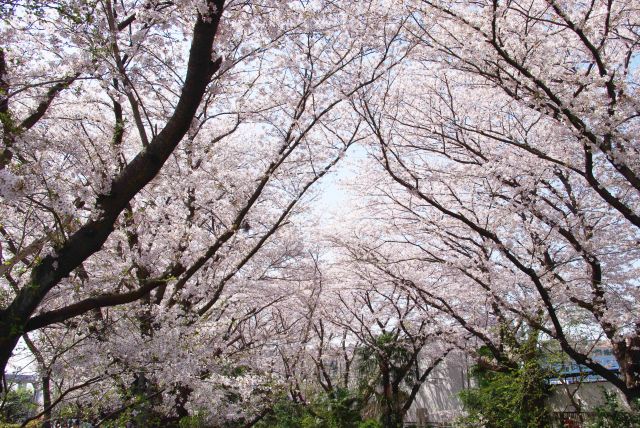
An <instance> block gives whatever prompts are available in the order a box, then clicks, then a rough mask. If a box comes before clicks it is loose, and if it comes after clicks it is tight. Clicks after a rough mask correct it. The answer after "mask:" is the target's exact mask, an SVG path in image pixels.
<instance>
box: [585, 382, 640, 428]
mask: <svg viewBox="0 0 640 428" xmlns="http://www.w3.org/2000/svg"><path fill="white" fill-rule="evenodd" d="M603 393H604V400H605V402H604V404H603V405H602V406H598V407H596V408H595V417H594V419H593V420H592V421H591V422H590V423H589V427H590V428H637V427H640V412H638V411H637V410H627V409H625V408H623V407H622V406H621V405H620V401H619V400H618V398H617V396H616V394H615V393H613V392H609V391H604V390H603ZM635 407H636V409H638V408H640V402H638V403H637V405H636V406H635Z"/></svg>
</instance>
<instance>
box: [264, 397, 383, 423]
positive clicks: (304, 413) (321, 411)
mask: <svg viewBox="0 0 640 428" xmlns="http://www.w3.org/2000/svg"><path fill="white" fill-rule="evenodd" d="M360 407H361V405H360V399H359V397H357V396H355V395H353V394H352V393H351V392H349V391H348V390H346V389H337V390H335V391H334V392H332V393H329V394H327V393H321V394H318V395H316V396H314V397H313V398H312V399H311V400H310V402H309V403H308V404H306V405H305V404H302V403H294V402H293V401H291V400H288V399H282V400H280V401H278V402H277V403H276V404H275V405H274V406H273V408H272V412H271V413H270V414H269V415H268V416H266V417H265V418H264V419H263V420H262V421H260V422H259V423H258V424H257V425H256V427H259V428H267V427H268V428H353V427H359V428H378V427H380V425H379V424H378V423H377V422H375V421H363V420H362V418H361V416H360Z"/></svg>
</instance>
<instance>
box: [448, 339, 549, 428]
mask: <svg viewBox="0 0 640 428" xmlns="http://www.w3.org/2000/svg"><path fill="white" fill-rule="evenodd" d="M512 339H513V338H512ZM537 343H538V334H537V332H535V331H534V332H531V334H530V335H529V336H528V337H527V338H526V339H525V340H524V341H523V342H522V343H518V342H516V341H515V340H512V344H513V345H512V348H511V349H512V351H513V357H514V360H515V361H514V362H515V363H516V364H515V367H503V368H502V369H501V370H489V369H486V368H484V367H480V366H476V367H475V368H474V369H473V375H474V377H475V378H476V380H477V382H478V386H477V387H476V388H472V389H469V390H466V391H462V392H461V393H460V398H461V400H462V403H463V405H464V407H465V410H466V411H467V414H468V416H466V417H464V418H462V419H461V421H460V422H461V423H463V424H465V426H469V425H480V426H484V427H486V428H542V427H549V426H551V420H550V414H549V411H548V409H547V407H546V405H545V401H546V399H547V397H548V396H549V393H550V387H549V385H548V384H547V382H546V379H547V378H548V377H549V375H550V372H549V369H548V368H545V367H543V366H542V365H541V364H540V355H539V351H538V346H537ZM481 354H482V352H481Z"/></svg>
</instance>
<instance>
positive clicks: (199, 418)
mask: <svg viewBox="0 0 640 428" xmlns="http://www.w3.org/2000/svg"><path fill="white" fill-rule="evenodd" d="M205 416H206V414H205V413H204V412H198V413H196V414H195V415H192V416H187V417H185V418H182V419H180V421H179V422H178V427H179V428H202V427H203V426H205Z"/></svg>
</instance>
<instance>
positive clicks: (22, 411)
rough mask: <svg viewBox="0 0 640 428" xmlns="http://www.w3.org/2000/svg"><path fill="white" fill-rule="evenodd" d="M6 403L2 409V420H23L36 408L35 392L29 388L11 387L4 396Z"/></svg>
mask: <svg viewBox="0 0 640 428" xmlns="http://www.w3.org/2000/svg"><path fill="white" fill-rule="evenodd" d="M3 399H4V400H3V401H4V405H3V406H2V408H1V409H0V421H1V422H21V421H23V420H24V419H26V418H28V417H29V416H30V415H31V414H32V413H33V412H34V411H35V410H36V409H37V405H36V403H35V402H34V401H33V392H32V391H30V390H28V389H27V388H22V387H21V388H17V389H11V390H9V391H8V392H7V394H6V396H5V397H3Z"/></svg>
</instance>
